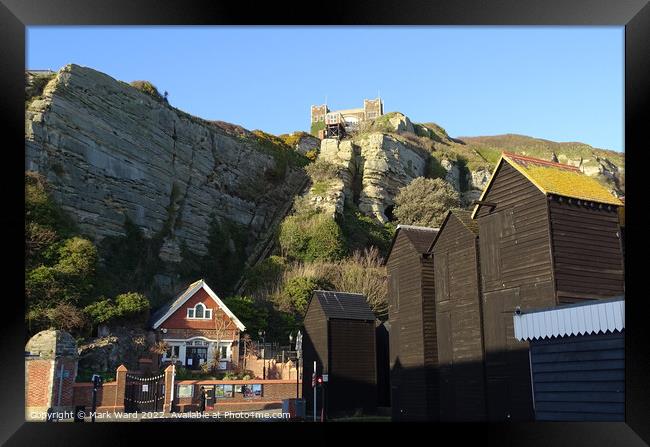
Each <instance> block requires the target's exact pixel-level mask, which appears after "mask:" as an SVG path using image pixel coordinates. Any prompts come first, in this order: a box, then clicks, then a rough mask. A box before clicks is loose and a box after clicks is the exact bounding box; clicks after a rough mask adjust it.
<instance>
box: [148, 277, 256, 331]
mask: <svg viewBox="0 0 650 447" xmlns="http://www.w3.org/2000/svg"><path fill="white" fill-rule="evenodd" d="M199 289H203V290H205V291H206V292H207V294H208V295H209V296H210V297H211V298H212V299H213V300H214V301H215V303H217V305H218V306H219V307H220V308H221V310H223V311H224V313H225V314H226V315H228V316H229V317H230V318H231V319H232V320H233V322H234V323H235V325H237V328H238V329H239V330H240V331H244V330H246V326H244V324H243V323H242V322H241V321H239V318H237V317H236V316H235V314H233V313H232V312H231V311H230V309H228V306H226V305H225V304H224V302H223V301H221V299H219V297H218V296H217V294H216V293H214V292H213V291H212V289H211V288H210V287H209V286H208V285H207V284H206V283H205V281H203V280H202V279H199V280H198V281H196V282H193V283H192V284H190V285H189V286H188V287H187V289H185V290H184V291H183V293H181V294H180V295H179V296H178V297H176V298H175V299H173V300H171V301H169V302H168V303H167V304H165V305H164V306H162V307H161V308H160V309H158V310H157V311H156V312H155V313H154V314H153V315H152V316H151V318H150V320H149V323H150V325H151V327H152V328H154V329H157V328H158V327H159V326H160V325H161V324H162V323H163V322H164V321H165V320H166V319H167V318H169V317H170V316H171V315H172V314H173V313H174V312H176V311H177V310H178V308H179V307H181V306H182V305H183V303H185V302H186V301H187V300H189V299H190V298H191V297H192V296H194V294H195V293H196V292H198V291H199Z"/></svg>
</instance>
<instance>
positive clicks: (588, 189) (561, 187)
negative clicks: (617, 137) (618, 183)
mask: <svg viewBox="0 0 650 447" xmlns="http://www.w3.org/2000/svg"><path fill="white" fill-rule="evenodd" d="M504 161H505V162H506V163H508V164H510V165H511V166H512V167H513V168H515V169H516V170H517V171H518V172H520V173H521V174H522V175H523V176H524V177H526V178H527V179H528V180H529V181H530V182H531V183H532V184H533V185H535V186H536V187H537V188H538V189H539V190H540V191H542V192H543V193H544V194H547V195H550V194H554V195H558V196H563V197H569V198H573V199H578V200H586V201H590V202H596V203H603V204H606V205H614V206H623V202H622V201H621V200H620V199H618V198H617V197H616V196H614V195H613V194H612V193H611V192H610V191H608V190H607V188H605V187H604V186H603V185H601V184H600V183H599V182H598V180H596V179H595V178H593V177H590V176H588V175H586V174H584V173H583V172H582V171H580V169H578V168H577V167H575V166H571V165H566V164H562V163H556V162H552V161H547V160H542V159H539V158H533V157H527V156H524V155H518V154H513V153H511V152H503V153H502V154H501V159H500V160H499V162H498V163H497V166H496V168H495V170H494V173H493V174H492V178H491V179H490V181H489V182H488V184H487V186H486V187H485V189H484V190H483V194H481V200H482V199H483V197H485V194H486V193H487V191H488V189H489V188H490V186H491V184H492V181H493V180H494V174H495V173H496V172H497V170H498V169H499V166H500V165H501V163H502V162H504ZM478 208H479V205H477V206H476V207H475V208H474V212H473V213H472V217H474V216H476V212H477V211H478Z"/></svg>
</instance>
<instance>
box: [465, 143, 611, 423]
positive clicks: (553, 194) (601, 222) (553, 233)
mask: <svg viewBox="0 0 650 447" xmlns="http://www.w3.org/2000/svg"><path fill="white" fill-rule="evenodd" d="M620 206H622V202H621V201H620V200H619V199H617V198H616V197H614V196H613V195H612V194H611V193H610V192H609V191H607V189H605V188H604V187H603V186H602V185H601V184H600V183H598V182H597V181H596V180H595V179H593V178H591V177H589V176H587V175H584V174H583V173H582V172H581V171H580V170H579V169H578V168H575V167H573V166H568V165H564V164H560V163H554V162H549V161H545V160H539V159H535V158H531V157H526V156H521V155H516V154H510V153H504V154H503V155H502V157H501V159H500V160H499V162H498V164H497V167H496V169H495V171H494V173H493V175H492V178H491V179H490V182H489V183H488V185H487V187H486V188H485V190H484V191H483V194H482V195H481V198H480V200H479V201H478V204H477V205H476V207H475V209H474V211H473V214H472V217H473V218H476V219H477V220H478V223H479V251H480V265H481V289H482V309H483V319H484V337H485V339H484V342H485V351H486V354H485V365H486V381H487V389H488V394H487V401H488V417H489V419H491V420H504V419H510V420H532V419H533V405H532V397H531V383H530V367H529V358H528V350H527V345H526V343H519V342H517V340H516V339H515V338H514V330H513V320H512V317H511V315H512V312H513V311H514V309H515V307H517V306H520V307H521V309H522V310H526V309H532V308H543V307H554V306H557V305H561V304H567V303H573V302H577V301H581V300H589V299H601V298H607V297H613V296H617V295H622V294H623V293H624V282H623V256H622V248H621V240H620V227H619V219H618V208H619V207H620Z"/></svg>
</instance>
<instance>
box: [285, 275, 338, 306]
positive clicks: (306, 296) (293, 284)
mask: <svg viewBox="0 0 650 447" xmlns="http://www.w3.org/2000/svg"><path fill="white" fill-rule="evenodd" d="M331 288H332V285H331V284H329V283H327V282H326V281H324V280H322V279H318V278H313V277H296V278H292V279H290V280H289V281H287V283H286V284H285V285H284V290H283V291H282V300H283V301H284V304H289V305H290V306H291V308H292V309H293V310H294V311H295V312H297V313H298V314H300V315H303V314H304V313H305V310H307V304H308V303H309V300H310V298H311V295H312V293H313V292H314V290H318V289H331Z"/></svg>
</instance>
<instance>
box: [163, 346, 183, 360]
mask: <svg viewBox="0 0 650 447" xmlns="http://www.w3.org/2000/svg"><path fill="white" fill-rule="evenodd" d="M180 350H181V347H180V346H170V347H169V348H167V352H166V353H165V358H167V359H171V358H172V357H174V358H176V359H178V358H179V357H180Z"/></svg>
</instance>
